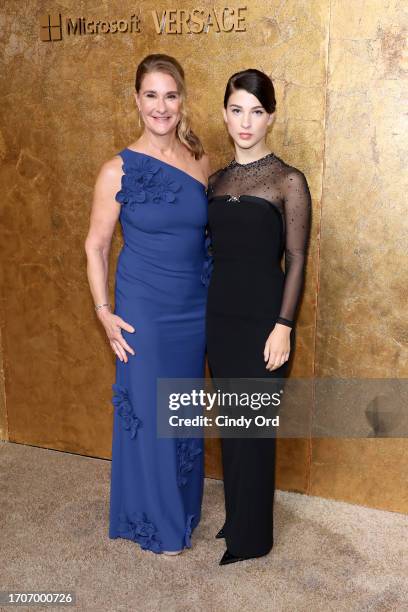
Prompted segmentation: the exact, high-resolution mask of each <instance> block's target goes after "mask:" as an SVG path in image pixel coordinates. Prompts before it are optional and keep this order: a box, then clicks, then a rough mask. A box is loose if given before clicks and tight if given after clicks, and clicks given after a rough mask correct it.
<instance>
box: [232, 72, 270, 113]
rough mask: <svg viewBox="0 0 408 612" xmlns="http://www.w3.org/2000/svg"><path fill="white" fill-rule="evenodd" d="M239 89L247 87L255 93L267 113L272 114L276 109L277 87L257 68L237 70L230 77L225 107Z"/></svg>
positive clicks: (250, 91) (246, 88)
mask: <svg viewBox="0 0 408 612" xmlns="http://www.w3.org/2000/svg"><path fill="white" fill-rule="evenodd" d="M237 89H245V91H248V92H249V93H251V94H253V95H254V96H255V97H256V98H258V100H259V101H260V103H261V104H262V106H263V107H264V109H265V110H266V112H267V113H270V114H272V113H273V112H274V111H275V109H276V98H275V89H274V87H273V83H272V80H271V79H270V77H268V75H267V74H265V73H264V72H261V71H260V70H257V69H256V68H248V69H247V70H241V72H236V73H235V74H233V75H232V76H230V78H229V79H228V83H227V86H226V88H225V95H224V108H227V105H228V99H229V97H230V95H231V94H232V93H233V92H234V91H236V90H237Z"/></svg>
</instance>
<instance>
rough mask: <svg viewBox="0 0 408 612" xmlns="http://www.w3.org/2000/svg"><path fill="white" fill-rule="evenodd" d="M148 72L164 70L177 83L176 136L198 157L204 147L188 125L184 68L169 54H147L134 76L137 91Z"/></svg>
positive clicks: (201, 154) (202, 152) (200, 155)
mask: <svg viewBox="0 0 408 612" xmlns="http://www.w3.org/2000/svg"><path fill="white" fill-rule="evenodd" d="M149 72H164V73H166V74H169V75H170V76H172V77H173V79H174V80H175V81H176V84H177V91H178V92H179V94H180V96H181V111H180V112H181V119H180V121H179V123H178V125H177V136H178V138H179V140H180V142H182V143H183V144H184V145H185V146H186V147H187V148H188V149H190V151H191V153H192V154H193V155H194V158H195V159H200V158H201V157H202V156H203V155H204V147H203V145H202V144H201V141H200V139H199V138H198V136H196V134H194V132H193V130H192V129H191V126H190V121H189V118H188V115H187V111H186V108H185V100H186V94H187V91H186V82H185V77H184V70H183V68H182V67H181V65H180V64H179V62H178V61H177V60H176V59H175V58H174V57H171V56H170V55H165V54H164V53H153V54H151V55H147V56H146V57H145V58H144V59H143V60H142V61H141V62H140V64H139V65H138V67H137V70H136V78H135V89H136V91H137V93H139V91H140V87H141V85H142V80H143V77H144V76H145V75H146V74H148V73H149Z"/></svg>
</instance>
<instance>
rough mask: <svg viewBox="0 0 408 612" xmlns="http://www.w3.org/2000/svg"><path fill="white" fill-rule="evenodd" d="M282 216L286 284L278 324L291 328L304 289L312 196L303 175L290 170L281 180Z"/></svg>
mask: <svg viewBox="0 0 408 612" xmlns="http://www.w3.org/2000/svg"><path fill="white" fill-rule="evenodd" d="M282 194H283V196H284V215H285V227H286V230H285V285H284V291H283V298H282V305H281V309H280V313H279V317H278V319H277V322H278V323H282V324H283V325H287V326H288V327H293V325H294V322H295V318H296V311H297V307H298V303H299V298H300V294H301V290H302V287H303V280H304V271H305V263H306V256H307V247H308V242H309V234H310V224H311V196H310V191H309V187H308V184H307V180H306V178H305V176H304V174H303V173H302V172H301V171H300V170H298V169H296V168H291V170H290V171H289V172H288V173H287V174H286V176H285V177H283V179H282Z"/></svg>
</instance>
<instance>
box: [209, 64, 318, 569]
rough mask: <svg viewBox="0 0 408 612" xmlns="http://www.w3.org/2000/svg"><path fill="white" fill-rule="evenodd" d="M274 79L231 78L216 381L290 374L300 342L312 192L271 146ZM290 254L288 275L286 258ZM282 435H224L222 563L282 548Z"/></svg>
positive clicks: (216, 255)
mask: <svg viewBox="0 0 408 612" xmlns="http://www.w3.org/2000/svg"><path fill="white" fill-rule="evenodd" d="M275 107H276V101H275V93H274V88H273V84H272V81H271V80H270V78H269V77H268V76H267V75H265V74H264V73H263V72H260V71H258V70H254V69H250V70H244V71H242V72H239V73H236V74H234V75H233V76H232V77H230V79H229V81H228V84H227V87H226V91H225V97H224V109H223V114H224V121H225V123H226V125H227V128H228V131H229V134H230V136H231V137H232V139H233V142H234V146H235V159H233V160H232V161H231V162H230V163H229V164H228V165H227V166H226V167H225V168H222V169H220V170H218V171H217V172H215V173H214V174H213V175H212V176H211V177H210V180H209V189H208V198H209V230H210V235H211V242H212V253H213V264H214V266H213V272H212V277H211V281H210V286H209V293H208V303H207V352H208V361H209V366H210V370H211V374H212V376H213V377H214V378H215V379H227V378H247V379H248V378H249V379H250V378H263V379H265V378H274V377H275V378H283V377H285V376H286V375H287V369H288V359H289V355H290V353H291V351H292V350H293V347H294V333H295V329H294V324H295V318H296V310H297V306H298V302H299V298H300V294H301V289H302V285H303V278H304V267H305V260H306V250H307V243H308V238H309V232H310V218H311V197H310V192H309V188H308V184H307V181H306V178H305V176H304V174H303V173H302V172H301V171H300V170H298V169H297V168H295V167H293V166H290V165H289V164H287V163H285V162H284V161H283V160H282V159H280V158H279V157H278V156H277V155H275V154H274V153H273V152H271V151H270V149H269V148H268V146H267V144H266V140H265V139H266V134H267V130H268V127H269V126H270V125H271V123H272V122H273V119H274V113H275ZM283 254H284V255H285V272H283V270H282V267H281V260H282V256H283ZM275 443H276V439H275V438H260V437H258V438H246V439H243V438H222V439H221V448H222V461H223V471H224V492H225V513H226V516H225V524H224V527H223V528H222V529H221V531H220V532H219V533H218V534H217V537H225V540H226V546H227V550H226V551H225V553H224V555H223V558H222V559H221V561H220V564H221V565H225V564H227V563H232V562H235V561H240V560H243V559H248V558H253V557H259V556H262V555H265V554H267V553H268V552H269V551H270V550H271V548H272V546H273V499H274V489H275Z"/></svg>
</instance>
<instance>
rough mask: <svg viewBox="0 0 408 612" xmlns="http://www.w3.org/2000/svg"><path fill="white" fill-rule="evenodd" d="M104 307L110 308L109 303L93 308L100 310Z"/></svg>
mask: <svg viewBox="0 0 408 612" xmlns="http://www.w3.org/2000/svg"><path fill="white" fill-rule="evenodd" d="M104 306H109V307H110V304H109V302H107V303H106V304H98V305H97V306H95V310H99V309H100V308H103V307H104Z"/></svg>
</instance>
